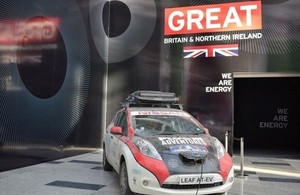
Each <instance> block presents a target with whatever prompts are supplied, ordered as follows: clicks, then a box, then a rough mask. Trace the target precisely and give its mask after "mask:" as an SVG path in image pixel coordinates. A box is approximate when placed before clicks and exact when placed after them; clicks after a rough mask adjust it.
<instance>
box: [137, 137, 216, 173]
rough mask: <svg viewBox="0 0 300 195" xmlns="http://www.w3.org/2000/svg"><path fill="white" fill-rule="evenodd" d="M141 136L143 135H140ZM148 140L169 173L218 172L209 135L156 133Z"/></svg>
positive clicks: (212, 142) (212, 143)
mask: <svg viewBox="0 0 300 195" xmlns="http://www.w3.org/2000/svg"><path fill="white" fill-rule="evenodd" d="M142 138H143V137H142ZM143 139H146V140H148V141H149V142H150V143H151V144H152V145H153V146H154V147H155V148H156V150H157V151H158V153H159V154H160V155H161V157H162V159H163V161H164V162H165V164H166V166H167V167H168V169H169V172H170V173H171V174H182V173H199V171H200V169H199V167H200V166H203V167H202V169H203V172H204V173H212V172H215V173H217V172H219V171H220V166H219V159H218V157H217V151H216V148H215V146H214V139H215V138H213V137H211V136H210V135H207V134H200V135H181V134H180V135H157V136H152V137H147V138H143Z"/></svg>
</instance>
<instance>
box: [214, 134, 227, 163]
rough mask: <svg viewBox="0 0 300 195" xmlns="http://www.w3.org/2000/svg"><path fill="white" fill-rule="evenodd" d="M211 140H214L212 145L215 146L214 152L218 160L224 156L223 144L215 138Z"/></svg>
mask: <svg viewBox="0 0 300 195" xmlns="http://www.w3.org/2000/svg"><path fill="white" fill-rule="evenodd" d="M213 139H214V145H215V148H216V152H217V157H218V159H220V158H222V157H223V156H224V155H225V148H224V146H223V144H222V143H221V142H220V141H219V140H218V139H217V138H213Z"/></svg>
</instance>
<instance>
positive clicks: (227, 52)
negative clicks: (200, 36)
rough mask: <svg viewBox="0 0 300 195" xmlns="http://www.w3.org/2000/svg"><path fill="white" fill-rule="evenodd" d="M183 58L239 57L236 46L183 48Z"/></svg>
mask: <svg viewBox="0 0 300 195" xmlns="http://www.w3.org/2000/svg"><path fill="white" fill-rule="evenodd" d="M183 52H184V53H185V55H184V58H197V57H220V56H223V57H231V56H238V55H239V47H238V44H230V45H206V46H186V47H184V48H183Z"/></svg>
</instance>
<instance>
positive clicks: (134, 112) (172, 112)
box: [131, 111, 189, 116]
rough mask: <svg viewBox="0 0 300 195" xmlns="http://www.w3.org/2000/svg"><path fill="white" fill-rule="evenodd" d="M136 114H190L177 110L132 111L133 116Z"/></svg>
mask: <svg viewBox="0 0 300 195" xmlns="http://www.w3.org/2000/svg"><path fill="white" fill-rule="evenodd" d="M136 115H169V116H189V115H188V114H187V113H185V112H176V111H132V112H131V116H136Z"/></svg>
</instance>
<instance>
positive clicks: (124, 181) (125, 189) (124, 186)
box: [120, 161, 134, 195]
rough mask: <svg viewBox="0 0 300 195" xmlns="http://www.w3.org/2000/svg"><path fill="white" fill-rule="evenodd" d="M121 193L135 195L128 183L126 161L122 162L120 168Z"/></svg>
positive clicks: (122, 194)
mask: <svg viewBox="0 0 300 195" xmlns="http://www.w3.org/2000/svg"><path fill="white" fill-rule="evenodd" d="M120 191H121V195H134V193H133V192H132V191H131V189H130V187H129V183H128V172H127V166H126V163H125V161H123V162H122V164H121V168H120Z"/></svg>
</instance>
